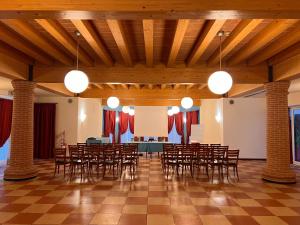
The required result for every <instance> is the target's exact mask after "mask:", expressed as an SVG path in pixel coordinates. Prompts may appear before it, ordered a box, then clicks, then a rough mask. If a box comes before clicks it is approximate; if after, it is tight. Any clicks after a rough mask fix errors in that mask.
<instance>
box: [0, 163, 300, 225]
mask: <svg viewBox="0 0 300 225" xmlns="http://www.w3.org/2000/svg"><path fill="white" fill-rule="evenodd" d="M264 164H265V162H264V161H241V162H240V166H239V172H240V181H239V182H237V181H236V180H235V179H231V180H230V182H227V181H226V182H225V183H220V182H218V180H217V179H216V180H215V181H214V183H209V182H207V181H206V179H205V178H204V177H203V178H201V176H200V177H199V178H198V179H193V178H191V177H189V175H186V176H183V177H180V178H173V179H171V180H168V181H167V180H165V178H164V176H163V174H162V170H161V165H160V161H159V159H157V158H156V157H154V158H153V159H145V158H141V160H140V165H139V167H138V173H137V178H136V180H135V181H130V179H129V175H128V174H127V175H126V174H125V175H124V176H123V177H122V178H121V179H116V180H114V179H112V178H105V179H104V180H102V178H97V177H95V178H94V179H87V178H84V179H83V180H80V178H79V177H78V179H74V180H72V181H70V180H68V179H67V178H65V179H64V177H63V175H61V174H59V175H58V176H56V177H55V178H54V177H53V171H54V170H53V163H52V162H50V161H36V165H37V166H38V168H39V176H38V178H36V179H34V180H30V181H23V182H6V181H2V179H1V181H0V224H103V225H104V224H106V225H109V224H119V225H146V224H147V225H201V224H205V225H206V224H207V225H230V224H233V225H235V224H243V225H254V224H262V225H281V224H282V225H283V224H291V225H299V224H300V170H298V169H295V170H296V172H297V180H298V183H297V184H293V185H283V184H274V183H267V182H264V181H262V180H261V176H260V174H261V171H262V168H263V166H264ZM3 169H4V168H1V170H0V174H2V175H3ZM2 175H0V176H2ZM100 177H101V176H100Z"/></svg>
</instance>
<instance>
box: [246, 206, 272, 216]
mask: <svg viewBox="0 0 300 225" xmlns="http://www.w3.org/2000/svg"><path fill="white" fill-rule="evenodd" d="M243 209H244V210H245V211H246V212H247V213H248V214H249V215H250V216H273V214H272V213H271V212H270V211H269V210H267V209H266V208H264V207H243Z"/></svg>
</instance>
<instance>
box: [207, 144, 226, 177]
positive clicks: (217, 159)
mask: <svg viewBox="0 0 300 225" xmlns="http://www.w3.org/2000/svg"><path fill="white" fill-rule="evenodd" d="M226 147H227V149H228V146H226ZM226 147H225V148H213V149H211V151H210V161H209V166H210V167H211V169H212V182H213V180H214V173H215V167H217V168H218V176H219V178H223V165H224V158H225V153H226V150H225V149H226Z"/></svg>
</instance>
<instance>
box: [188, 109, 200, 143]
mask: <svg viewBox="0 0 300 225" xmlns="http://www.w3.org/2000/svg"><path fill="white" fill-rule="evenodd" d="M198 123H199V110H197V111H191V112H186V133H187V143H189V139H190V136H191V127H192V124H198Z"/></svg>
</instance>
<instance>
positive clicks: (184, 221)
mask: <svg viewBox="0 0 300 225" xmlns="http://www.w3.org/2000/svg"><path fill="white" fill-rule="evenodd" d="M173 218H174V223H175V225H201V224H202V222H201V220H200V218H199V217H198V216H197V215H174V216H173Z"/></svg>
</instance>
